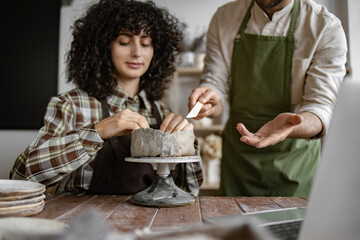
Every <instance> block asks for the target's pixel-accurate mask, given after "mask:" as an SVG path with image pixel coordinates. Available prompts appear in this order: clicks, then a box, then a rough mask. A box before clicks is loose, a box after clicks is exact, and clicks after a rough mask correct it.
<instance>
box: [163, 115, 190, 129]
mask: <svg viewBox="0 0 360 240" xmlns="http://www.w3.org/2000/svg"><path fill="white" fill-rule="evenodd" d="M187 129H194V126H193V125H192V123H189V122H188V121H187V120H186V119H185V118H183V117H182V116H180V115H179V114H174V113H170V114H169V115H168V116H167V117H166V118H165V119H164V121H163V122H162V123H161V125H160V129H159V130H160V131H163V132H167V133H173V132H175V131H182V130H187Z"/></svg>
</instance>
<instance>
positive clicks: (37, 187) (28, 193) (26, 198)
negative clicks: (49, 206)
mask: <svg viewBox="0 0 360 240" xmlns="http://www.w3.org/2000/svg"><path fill="white" fill-rule="evenodd" d="M44 192H45V186H44V185H43V184H41V183H36V182H27V181H21V180H5V179H0V217H8V216H30V215H34V214H37V213H39V212H41V211H42V210H43V209H44V205H45V202H44V198H45V195H44V194H43V193H44Z"/></svg>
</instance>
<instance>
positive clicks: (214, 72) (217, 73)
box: [200, 10, 233, 110]
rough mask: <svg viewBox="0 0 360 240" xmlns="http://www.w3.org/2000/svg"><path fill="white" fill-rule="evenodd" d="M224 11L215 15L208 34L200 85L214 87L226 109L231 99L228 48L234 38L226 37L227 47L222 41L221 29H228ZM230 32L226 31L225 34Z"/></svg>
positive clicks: (230, 46)
mask: <svg viewBox="0 0 360 240" xmlns="http://www.w3.org/2000/svg"><path fill="white" fill-rule="evenodd" d="M221 14H222V12H221V11H220V10H218V11H217V12H216V13H215V15H214V16H213V18H212V20H211V22H210V25H209V29H208V31H207V35H206V38H207V39H206V56H205V60H204V63H205V66H204V70H203V73H202V75H201V80H200V86H203V87H208V88H211V89H213V90H214V91H215V92H216V93H217V94H218V95H219V97H220V99H221V101H222V103H223V106H224V110H225V109H227V106H228V99H229V82H230V81H229V79H230V72H229V69H230V68H229V66H228V64H230V63H229V61H228V59H230V60H231V58H230V57H229V56H227V54H228V52H231V51H229V49H228V48H232V47H233V45H231V44H232V40H231V37H226V39H227V40H228V41H230V42H228V41H227V42H226V43H230V45H228V44H225V45H227V46H226V47H227V49H224V48H223V47H224V44H222V43H221V41H224V40H222V36H221V35H222V34H223V33H221V32H220V30H222V31H226V29H222V28H221V25H222V21H223V20H222V17H223V16H221ZM225 33H226V34H228V33H227V32H224V34H225Z"/></svg>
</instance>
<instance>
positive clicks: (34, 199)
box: [0, 194, 45, 208]
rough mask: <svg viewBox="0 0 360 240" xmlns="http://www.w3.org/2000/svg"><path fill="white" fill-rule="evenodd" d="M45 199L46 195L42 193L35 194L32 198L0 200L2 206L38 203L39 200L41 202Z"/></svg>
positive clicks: (0, 206)
mask: <svg viewBox="0 0 360 240" xmlns="http://www.w3.org/2000/svg"><path fill="white" fill-rule="evenodd" d="M44 199H45V195H44V194H41V195H39V196H35V197H32V198H27V199H20V200H7V201H1V200H0V208H4V207H12V206H20V205H27V204H32V203H38V202H41V201H42V200H44Z"/></svg>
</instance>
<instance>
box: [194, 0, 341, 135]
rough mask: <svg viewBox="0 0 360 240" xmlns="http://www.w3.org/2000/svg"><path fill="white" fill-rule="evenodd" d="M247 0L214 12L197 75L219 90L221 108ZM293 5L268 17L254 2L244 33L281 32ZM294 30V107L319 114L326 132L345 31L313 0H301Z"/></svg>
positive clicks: (226, 101) (337, 84)
mask: <svg viewBox="0 0 360 240" xmlns="http://www.w3.org/2000/svg"><path fill="white" fill-rule="evenodd" d="M250 2H251V0H238V1H234V2H230V3H227V4H225V5H224V6H222V7H220V8H219V9H218V10H217V12H216V13H215V15H214V16H213V18H212V20H211V23H210V26H209V30H208V33H207V49H206V57H205V68H204V71H203V74H202V76H201V85H202V86H206V87H209V88H212V89H214V90H215V91H216V92H217V93H218V94H219V96H220V98H221V99H222V102H223V103H224V105H225V110H226V109H227V108H228V107H227V106H228V104H229V99H230V98H229V94H230V86H231V81H232V79H231V57H232V51H233V46H234V39H235V36H236V35H237V33H238V30H239V28H240V25H241V23H242V21H243V18H244V16H245V14H246V11H247V9H248V7H249V5H250ZM293 5H294V0H292V1H291V2H290V3H289V4H288V5H287V6H285V7H284V8H283V9H281V10H280V11H278V12H275V13H274V15H273V16H272V19H269V17H268V16H267V15H266V13H265V12H264V11H263V10H262V9H261V8H260V7H259V6H258V5H257V4H256V2H255V3H254V6H253V7H252V9H251V16H250V19H249V22H248V24H247V27H246V29H245V33H249V34H256V35H268V36H285V35H286V34H287V31H288V28H289V23H290V18H291V12H292V8H293ZM294 35H295V49H294V55H293V63H292V85H291V107H292V111H293V112H295V113H301V112H305V111H308V112H311V113H313V114H315V115H317V116H318V117H319V118H320V120H321V122H322V124H323V132H322V135H324V134H325V132H326V129H328V127H329V124H330V119H331V116H332V112H333V108H334V105H335V102H336V96H337V94H338V92H339V89H340V86H341V83H342V81H343V78H344V75H345V73H346V70H345V63H346V53H347V43H346V37H345V33H344V31H343V28H342V26H341V22H340V20H339V19H338V18H336V17H335V16H334V15H333V14H331V13H329V12H328V11H327V10H326V8H325V7H323V6H321V5H319V4H317V3H315V2H314V1H311V0H300V9H299V16H298V19H297V24H296V30H295V33H294ZM275 57H276V56H274V58H275Z"/></svg>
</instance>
